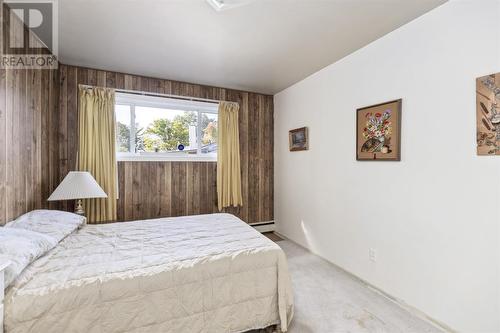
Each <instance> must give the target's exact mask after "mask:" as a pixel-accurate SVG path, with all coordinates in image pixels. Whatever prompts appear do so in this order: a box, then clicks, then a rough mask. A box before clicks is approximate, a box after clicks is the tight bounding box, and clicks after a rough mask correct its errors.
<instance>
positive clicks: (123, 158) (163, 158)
mask: <svg viewBox="0 0 500 333" xmlns="http://www.w3.org/2000/svg"><path fill="white" fill-rule="evenodd" d="M116 160H117V161H118V162H217V156H214V155H209V156H203V155H201V156H200V155H187V156H182V155H153V154H151V155H149V154H148V155H140V154H138V155H117V156H116Z"/></svg>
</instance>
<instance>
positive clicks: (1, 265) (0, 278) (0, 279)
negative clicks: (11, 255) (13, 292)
mask: <svg viewBox="0 0 500 333" xmlns="http://www.w3.org/2000/svg"><path fill="white" fill-rule="evenodd" d="M7 266H9V262H0V333H3V296H4V295H3V290H4V281H5V280H4V271H5V269H6V268H7Z"/></svg>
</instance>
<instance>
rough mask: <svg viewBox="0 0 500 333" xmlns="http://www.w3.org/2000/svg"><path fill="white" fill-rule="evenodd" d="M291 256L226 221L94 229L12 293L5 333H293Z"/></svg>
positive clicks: (55, 253)
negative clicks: (274, 332)
mask: <svg viewBox="0 0 500 333" xmlns="http://www.w3.org/2000/svg"><path fill="white" fill-rule="evenodd" d="M292 316H293V298H292V290H291V284H290V277H289V273H288V268H287V262H286V257H285V254H284V252H283V251H282V250H281V248H280V247H279V246H278V245H276V244H275V243H273V242H272V241H270V240H269V239H267V238H266V237H264V236H262V235H261V234H260V233H259V232H257V231H256V230H254V229H253V228H252V227H250V226H248V225H247V224H246V223H244V222H242V221H241V220H239V219H238V218H236V217H234V216H233V215H229V214H212V215H199V216H189V217H178V218H164V219H156V220H144V221H134V222H126V223H113V224H106V225H88V226H85V227H84V228H82V229H80V230H78V231H76V232H74V233H72V234H70V235H69V236H68V237H67V238H65V239H64V240H62V241H61V242H60V243H59V245H58V246H57V247H55V248H54V249H53V250H51V251H50V252H49V253H48V254H47V255H45V256H44V257H42V258H40V259H37V260H36V261H35V262H33V263H32V264H31V265H30V266H28V267H27V268H26V269H25V270H24V271H23V272H22V273H21V275H20V276H19V277H18V278H17V279H16V280H15V282H14V283H13V285H12V286H11V287H10V288H9V289H8V290H7V291H6V297H5V319H4V320H5V323H4V324H5V329H6V333H21V332H53V333H55V332H65V333H68V332H85V333H91V332H164V333H170V332H171V333H180V332H189V333H195V332H245V331H247V330H251V329H259V328H264V327H267V326H270V325H274V324H278V325H279V326H280V327H281V329H282V330H283V331H286V330H287V327H288V324H289V322H290V320H291V318H292Z"/></svg>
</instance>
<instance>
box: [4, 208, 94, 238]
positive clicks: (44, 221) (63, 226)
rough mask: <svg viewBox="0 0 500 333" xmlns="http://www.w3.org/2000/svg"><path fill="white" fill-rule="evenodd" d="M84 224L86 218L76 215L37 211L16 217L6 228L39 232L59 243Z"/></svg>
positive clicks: (56, 211) (43, 210)
mask: <svg viewBox="0 0 500 333" xmlns="http://www.w3.org/2000/svg"><path fill="white" fill-rule="evenodd" d="M85 222H86V218H85V217H84V216H80V215H78V214H73V213H69V212H63V211H59V210H46V209H39V210H33V211H31V212H29V213H26V214H24V215H22V216H20V217H18V218H17V219H16V220H14V221H13V222H11V223H9V224H8V225H7V226H6V227H8V228H16V229H26V230H31V231H35V232H39V233H41V234H44V235H47V236H50V237H53V238H55V239H56V240H57V242H60V241H61V240H63V239H64V238H65V237H66V236H68V235H69V234H71V233H72V232H74V231H75V230H77V229H79V228H81V227H82V226H83V225H84V224H85Z"/></svg>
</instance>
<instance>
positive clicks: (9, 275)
mask: <svg viewBox="0 0 500 333" xmlns="http://www.w3.org/2000/svg"><path fill="white" fill-rule="evenodd" d="M56 245H57V240H56V239H54V238H53V237H50V236H47V235H43V234H40V233H38V232H34V231H30V230H24V229H16V228H0V262H9V263H10V265H9V266H8V267H7V269H6V270H5V278H4V280H5V286H4V287H5V288H7V287H8V286H9V285H10V284H11V283H12V282H13V281H14V280H15V279H16V277H17V276H18V275H19V274H20V273H21V272H22V271H23V270H24V269H25V268H26V266H28V265H29V264H31V263H32V262H33V261H35V260H36V259H37V258H40V257H41V256H43V255H44V254H45V253H47V252H48V251H50V250H51V249H53V248H54V247H55V246H56Z"/></svg>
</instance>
